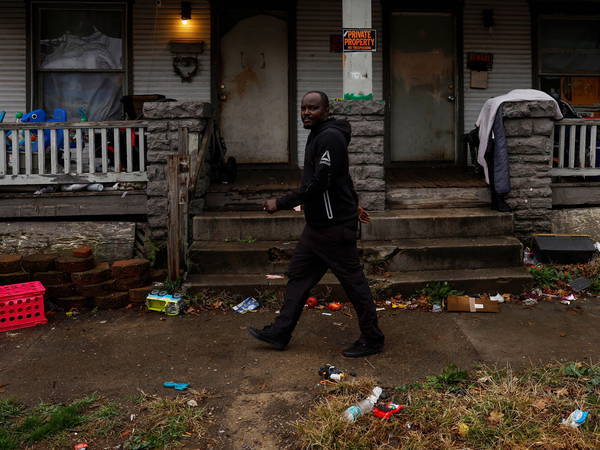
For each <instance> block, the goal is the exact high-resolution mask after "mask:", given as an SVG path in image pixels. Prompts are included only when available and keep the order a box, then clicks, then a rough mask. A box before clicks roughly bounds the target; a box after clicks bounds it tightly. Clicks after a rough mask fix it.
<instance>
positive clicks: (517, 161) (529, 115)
mask: <svg viewBox="0 0 600 450" xmlns="http://www.w3.org/2000/svg"><path fill="white" fill-rule="evenodd" d="M503 115H504V128H505V131H506V137H507V144H508V154H509V164H510V183H511V191H510V192H509V193H508V195H507V198H506V202H507V203H508V205H509V206H510V207H511V208H512V209H513V213H514V224H515V234H516V235H517V236H518V237H519V238H521V239H525V238H528V237H529V236H531V234H532V233H550V232H551V231H552V224H551V209H552V188H551V183H552V177H551V174H550V171H551V169H552V157H553V144H554V143H553V131H554V119H553V117H554V103H553V102H551V101H530V102H506V103H504V105H503Z"/></svg>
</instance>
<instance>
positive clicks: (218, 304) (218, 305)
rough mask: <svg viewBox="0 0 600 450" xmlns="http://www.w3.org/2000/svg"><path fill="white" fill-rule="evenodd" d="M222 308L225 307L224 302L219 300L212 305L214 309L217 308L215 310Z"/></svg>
mask: <svg viewBox="0 0 600 450" xmlns="http://www.w3.org/2000/svg"><path fill="white" fill-rule="evenodd" d="M221 306H223V302H222V301H221V300H218V301H216V302H214V303H213V304H212V307H213V308H215V309H218V308H220V307H221Z"/></svg>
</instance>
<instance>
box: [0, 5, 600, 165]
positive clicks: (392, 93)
mask: <svg viewBox="0 0 600 450" xmlns="http://www.w3.org/2000/svg"><path fill="white" fill-rule="evenodd" d="M184 3H189V13H190V17H189V19H188V20H185V22H186V23H183V22H184V21H183V20H182V18H181V17H182V2H180V1H179V0H158V1H157V0H135V1H110V0H107V1H84V2H81V1H77V2H69V1H45V0H40V1H36V0H31V1H27V0H16V1H10V2H8V1H6V2H2V5H0V8H1V13H2V14H1V15H0V21H1V22H2V26H1V27H0V33H1V36H0V37H1V40H0V41H1V42H2V44H0V60H2V62H3V64H2V67H1V68H0V110H4V111H6V113H7V114H6V118H5V122H11V121H13V120H14V118H15V114H16V113H17V112H18V111H20V112H26V111H31V110H33V109H36V108H45V109H48V110H52V109H54V108H55V107H66V108H67V110H68V112H69V113H70V117H69V120H75V121H78V120H80V118H81V115H82V114H85V115H86V116H87V117H88V119H89V120H92V121H103V120H118V119H121V116H122V104H121V102H120V98H121V97H122V96H123V95H143V94H161V95H164V96H165V97H167V98H170V99H176V100H179V101H183V100H193V101H205V102H210V103H211V104H212V106H213V108H214V111H215V113H216V117H217V118H218V119H219V122H220V126H221V129H222V132H223V135H224V137H225V139H226V142H227V144H228V149H229V152H230V154H231V155H232V156H235V157H236V158H237V160H238V162H239V163H242V164H244V163H249V164H284V165H285V164H289V165H298V164H299V165H301V164H302V159H303V148H304V142H305V139H306V135H307V133H306V131H305V130H304V129H303V128H302V126H301V122H300V120H299V115H298V106H299V102H300V99H301V96H302V94H303V93H304V92H306V91H308V90H313V89H318V90H322V91H324V92H326V93H327V94H328V95H329V96H330V98H332V99H333V98H343V97H344V94H345V92H344V63H343V59H344V58H345V57H346V55H348V53H343V52H341V48H340V47H341V40H340V36H341V33H342V28H343V27H344V24H343V17H344V2H343V1H342V0H297V1H278V2H274V1H262V2H260V1H259V2H251V3H249V2H241V1H235V0H231V1H228V0H222V1H215V2H209V1H203V0H193V1H191V2H184ZM346 3H349V4H350V3H351V2H346ZM362 3H365V2H364V1H363V2H362ZM347 13H348V12H347ZM595 13H600V4H599V3H598V2H592V1H587V2H555V1H530V0H505V1H495V0H464V1H456V2H453V1H445V2H436V1H425V2H418V3H417V2H408V1H382V0H372V2H371V4H370V11H369V15H370V22H371V25H370V27H365V28H372V29H374V30H376V34H377V45H376V51H375V52H373V53H372V65H371V67H370V73H369V76H370V77H371V78H372V80H371V86H372V92H368V93H367V95H372V98H373V99H374V100H383V101H385V103H386V110H385V115H386V117H385V124H386V127H385V161H386V166H388V167H394V166H397V165H404V164H412V163H424V164H427V163H436V164H438V163H439V164H458V165H461V164H465V163H466V161H465V159H466V156H465V152H464V150H463V141H462V136H463V133H464V132H466V131H468V130H470V129H472V128H473V127H474V123H475V120H476V118H477V115H478V112H479V110H480V109H481V106H482V105H483V103H484V102H485V100H487V99H488V98H490V97H494V96H497V95H502V94H504V93H506V92H508V91H510V90H512V89H523V88H536V89H543V90H546V91H548V92H555V93H557V94H559V95H561V96H562V97H563V98H564V99H565V100H568V101H569V102H570V103H573V104H575V105H576V106H577V107H578V108H580V109H581V110H582V111H585V112H586V113H588V114H591V115H598V114H600V113H599V112H598V110H600V83H599V82H598V80H599V79H600V78H599V75H600V66H599V64H600V63H598V61H599V60H600V58H598V56H599V55H598V48H597V35H596V31H595V30H596V29H597V25H598V16H596V15H595ZM359 14H364V13H363V12H360V13H359ZM186 44H187V46H186ZM82 55H85V56H82ZM174 58H179V59H178V62H177V63H174ZM185 58H189V59H187V60H186V59H185ZM80 108H81V109H82V111H80Z"/></svg>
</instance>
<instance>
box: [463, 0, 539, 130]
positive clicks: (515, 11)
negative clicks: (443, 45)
mask: <svg viewBox="0 0 600 450" xmlns="http://www.w3.org/2000/svg"><path fill="white" fill-rule="evenodd" d="M484 9H492V10H493V11H494V22H495V25H494V27H493V28H492V29H489V30H488V29H487V28H485V27H484V26H483V19H482V11H483V10H484ZM468 52H486V53H493V54H494V67H493V69H492V71H491V72H490V74H489V87H488V88H487V89H471V88H470V87H469V86H470V82H471V78H470V77H471V73H470V71H469V70H468V69H467V66H466V57H467V53H468ZM464 57H465V61H464V71H465V72H464V74H465V76H464V82H465V84H464V95H465V107H464V128H465V131H469V130H472V129H473V128H474V127H475V121H476V120H477V116H478V115H479V111H480V110H481V107H482V106H483V104H484V103H485V101H486V100H487V99H488V98H491V97H497V96H499V95H503V94H506V93H507V92H509V91H511V90H513V89H530V88H531V86H532V85H531V83H532V66H531V19H530V11H529V5H528V1H527V0H504V1H502V2H500V1H494V0H466V1H465V6H464Z"/></svg>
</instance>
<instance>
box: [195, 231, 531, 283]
mask: <svg viewBox="0 0 600 450" xmlns="http://www.w3.org/2000/svg"><path fill="white" fill-rule="evenodd" d="M295 246H296V242H293V241H287V242H281V241H256V242H253V243H243V242H217V241H197V242H194V243H193V244H192V246H191V248H190V251H189V261H190V263H191V264H192V268H191V272H192V273H224V274H227V273H260V274H267V273H283V272H285V271H286V270H287V266H288V264H289V261H290V259H291V257H292V254H293V252H294V248H295ZM359 250H360V252H361V253H362V257H363V262H364V264H365V269H366V270H367V271H368V272H369V271H372V270H374V269H378V270H379V271H380V272H381V271H386V272H400V271H417V270H444V269H453V268H462V269H477V268H484V267H501V266H506V267H510V266H518V265H521V261H522V254H521V250H522V245H521V243H520V242H519V240H518V239H516V238H514V237H511V236H491V237H477V238H441V239H404V240H401V241H385V242H380V241H361V242H359Z"/></svg>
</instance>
